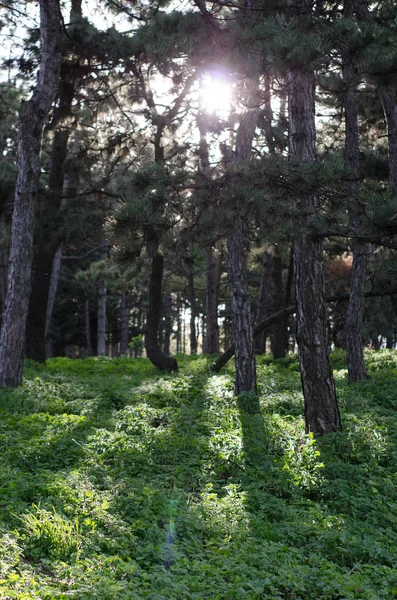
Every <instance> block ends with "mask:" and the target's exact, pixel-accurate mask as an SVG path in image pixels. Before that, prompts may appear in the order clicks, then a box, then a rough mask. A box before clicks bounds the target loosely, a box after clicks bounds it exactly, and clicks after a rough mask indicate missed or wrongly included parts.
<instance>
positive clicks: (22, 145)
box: [0, 0, 61, 387]
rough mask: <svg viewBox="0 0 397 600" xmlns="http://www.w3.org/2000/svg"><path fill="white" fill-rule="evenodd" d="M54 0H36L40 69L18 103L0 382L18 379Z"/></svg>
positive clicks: (56, 61) (56, 18) (52, 77)
mask: <svg viewBox="0 0 397 600" xmlns="http://www.w3.org/2000/svg"><path fill="white" fill-rule="evenodd" d="M60 22H61V15H60V8H59V1H58V0H40V59H41V60H40V70H39V77H38V83H37V85H36V88H35V90H34V92H33V95H32V97H31V99H30V100H29V101H28V102H24V103H23V104H22V106H21V110H20V117H19V133H18V161H17V171H18V176H17V184H16V192H15V201H14V211H13V218H12V229H11V248H10V266H9V273H8V289H7V296H6V301H5V307H4V313H3V321H2V327H1V333H0V385H3V386H7V387H16V386H18V385H20V383H21V381H22V365H23V349H24V343H25V332H26V320H27V315H28V308H29V297H30V292H31V269H32V260H33V232H34V223H35V209H36V198H37V190H38V182H39V176H40V148H41V141H42V135H43V127H44V124H45V122H46V120H47V117H48V113H49V111H50V109H51V105H52V102H53V100H54V98H55V94H56V90H57V86H58V81H59V70H60V62H61V52H60Z"/></svg>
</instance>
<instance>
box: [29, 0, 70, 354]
mask: <svg viewBox="0 0 397 600" xmlns="http://www.w3.org/2000/svg"><path fill="white" fill-rule="evenodd" d="M78 10H80V12H79V13H78V12H77V11H78ZM81 16H82V15H81V2H74V3H72V8H71V12H70V21H71V22H72V21H73V20H74V19H75V18H76V17H81ZM77 72H78V67H77V66H76V64H72V65H71V64H70V57H68V58H67V60H65V61H63V62H62V64H61V69H60V84H59V94H58V95H59V102H58V105H57V107H56V108H55V110H54V116H53V119H52V122H51V127H52V128H53V129H54V130H55V133H54V141H53V144H52V155H51V168H50V174H49V181H48V187H49V192H48V194H46V195H44V196H43V197H42V198H41V199H40V201H39V218H38V221H37V225H38V227H37V228H36V232H35V235H34V238H35V244H36V245H37V251H36V253H35V256H34V261H33V263H34V275H33V283H32V295H31V299H30V304H29V312H28V322H27V331H26V345H25V353H26V355H27V356H28V357H29V358H32V359H34V360H36V361H38V362H44V361H45V357H46V351H45V347H46V346H45V344H46V339H45V327H46V312H47V302H48V295H49V290H50V285H51V273H52V264H53V260H54V255H55V253H56V250H57V248H58V247H59V245H60V244H61V242H62V235H63V223H62V220H61V218H60V216H59V212H60V208H61V202H62V192H63V189H64V183H65V161H66V157H67V149H68V142H69V137H70V132H71V125H70V122H68V121H70V117H71V114H72V103H73V100H74V97H75V85H76V73H77ZM73 185H75V183H73Z"/></svg>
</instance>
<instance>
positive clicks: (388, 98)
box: [379, 88, 397, 196]
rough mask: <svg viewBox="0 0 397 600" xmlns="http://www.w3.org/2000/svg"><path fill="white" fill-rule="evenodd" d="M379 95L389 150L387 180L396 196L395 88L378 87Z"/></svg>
mask: <svg viewBox="0 0 397 600" xmlns="http://www.w3.org/2000/svg"><path fill="white" fill-rule="evenodd" d="M379 97H380V99H381V102H382V106H383V111H384V113H385V117H386V123H387V139H388V150H389V182H390V187H391V189H392V192H393V194H394V195H395V196H397V102H396V89H393V88H392V89H390V88H379Z"/></svg>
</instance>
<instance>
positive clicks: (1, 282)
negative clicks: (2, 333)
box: [0, 215, 8, 323]
mask: <svg viewBox="0 0 397 600" xmlns="http://www.w3.org/2000/svg"><path fill="white" fill-rule="evenodd" d="M7 278H8V240H7V226H6V222H5V219H4V215H1V217H0V313H1V312H3V308H4V302H5V299H6V294H7ZM0 323H1V314H0Z"/></svg>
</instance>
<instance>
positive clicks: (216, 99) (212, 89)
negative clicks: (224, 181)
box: [199, 73, 232, 116]
mask: <svg viewBox="0 0 397 600" xmlns="http://www.w3.org/2000/svg"><path fill="white" fill-rule="evenodd" d="M199 97H200V106H201V108H202V110H204V111H205V112H207V113H209V114H217V115H219V116H227V115H228V114H229V112H230V108H231V102H232V87H231V84H230V81H228V80H227V78H226V77H224V76H222V75H218V74H208V73H207V74H205V75H203V76H202V77H201V80H200V88H199Z"/></svg>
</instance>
